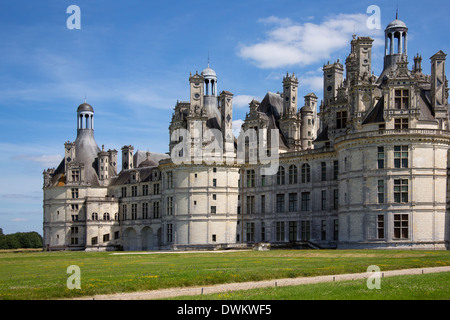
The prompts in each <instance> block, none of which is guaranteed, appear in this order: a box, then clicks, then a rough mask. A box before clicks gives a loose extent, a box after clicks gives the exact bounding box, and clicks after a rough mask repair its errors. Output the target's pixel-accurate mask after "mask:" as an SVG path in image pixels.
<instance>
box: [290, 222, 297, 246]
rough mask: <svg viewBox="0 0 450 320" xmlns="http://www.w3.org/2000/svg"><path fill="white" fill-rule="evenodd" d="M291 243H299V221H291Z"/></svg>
mask: <svg viewBox="0 0 450 320" xmlns="http://www.w3.org/2000/svg"><path fill="white" fill-rule="evenodd" d="M289 241H297V221H289Z"/></svg>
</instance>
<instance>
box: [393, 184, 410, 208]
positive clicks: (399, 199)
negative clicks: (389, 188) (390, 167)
mask: <svg viewBox="0 0 450 320" xmlns="http://www.w3.org/2000/svg"><path fill="white" fill-rule="evenodd" d="M394 202H395V203H407V202H408V180H405V179H402V180H400V179H399V180H394Z"/></svg>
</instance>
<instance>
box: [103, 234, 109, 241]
mask: <svg viewBox="0 0 450 320" xmlns="http://www.w3.org/2000/svg"><path fill="white" fill-rule="evenodd" d="M108 241H109V233H107V234H104V235H103V242H108Z"/></svg>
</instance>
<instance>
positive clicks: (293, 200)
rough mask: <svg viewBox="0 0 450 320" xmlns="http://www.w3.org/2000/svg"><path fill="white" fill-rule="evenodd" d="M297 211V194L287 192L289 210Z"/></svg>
mask: <svg viewBox="0 0 450 320" xmlns="http://www.w3.org/2000/svg"><path fill="white" fill-rule="evenodd" d="M296 211H297V194H296V193H289V212H296Z"/></svg>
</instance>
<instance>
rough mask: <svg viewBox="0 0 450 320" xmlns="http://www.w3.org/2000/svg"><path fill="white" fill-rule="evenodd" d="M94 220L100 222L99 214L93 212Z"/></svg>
mask: <svg viewBox="0 0 450 320" xmlns="http://www.w3.org/2000/svg"><path fill="white" fill-rule="evenodd" d="M92 220H94V221H95V220H98V214H97V212H92Z"/></svg>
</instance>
